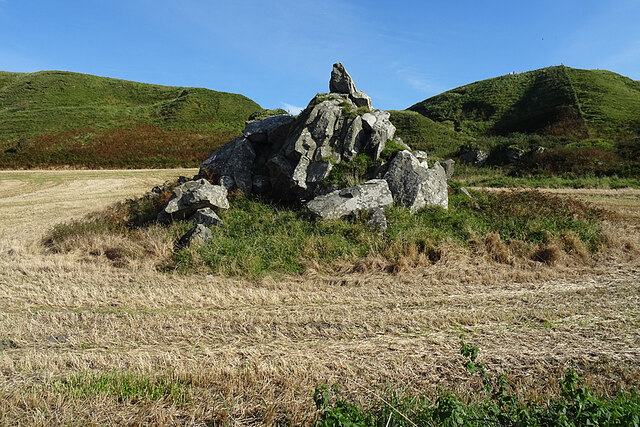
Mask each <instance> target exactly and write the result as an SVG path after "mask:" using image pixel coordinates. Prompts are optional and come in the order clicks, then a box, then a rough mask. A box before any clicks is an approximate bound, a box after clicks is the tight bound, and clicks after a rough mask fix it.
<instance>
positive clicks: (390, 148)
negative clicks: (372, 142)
mask: <svg viewBox="0 0 640 427" xmlns="http://www.w3.org/2000/svg"><path fill="white" fill-rule="evenodd" d="M406 149H407V148H406V147H405V146H403V145H400V144H398V143H397V142H395V141H394V140H392V139H390V140H388V141H387V143H386V144H385V146H384V150H382V152H381V153H380V158H382V159H384V160H390V159H391V158H392V157H393V156H394V155H395V154H396V153H397V152H398V151H402V150H406Z"/></svg>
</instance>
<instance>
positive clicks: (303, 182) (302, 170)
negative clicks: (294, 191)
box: [291, 156, 311, 190]
mask: <svg viewBox="0 0 640 427" xmlns="http://www.w3.org/2000/svg"><path fill="white" fill-rule="evenodd" d="M309 163H311V161H310V159H309V158H308V157H307V156H302V157H300V160H298V164H297V165H296V167H295V168H294V169H293V173H292V174H291V180H292V181H293V183H294V184H295V185H296V186H297V187H298V188H299V189H302V190H306V188H307V168H308V167H309Z"/></svg>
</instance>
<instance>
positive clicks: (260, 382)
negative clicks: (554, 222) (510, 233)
mask: <svg viewBox="0 0 640 427" xmlns="http://www.w3.org/2000/svg"><path fill="white" fill-rule="evenodd" d="M194 173H195V171H194V170H153V171H24V172H15V171H13V172H0V424H2V425H12V424H20V425H25V424H26V425H32V424H35V425H52V424H53V425H57V424H65V425H67V424H74V425H76V424H77V425H91V424H96V425H104V424H131V425H139V424H153V425H157V424H186V425H218V424H219V423H228V424H231V425H248V424H252V425H255V424H273V423H279V422H282V423H286V424H296V425H297V424H304V423H310V422H311V421H312V420H313V416H314V405H313V400H312V395H313V390H314V388H315V387H316V386H318V385H321V384H339V385H340V387H341V389H342V390H343V392H344V393H345V395H346V396H349V397H352V398H355V399H358V400H360V401H361V402H362V403H364V404H367V403H371V402H375V401H376V400H378V399H381V398H383V396H384V395H385V392H386V391H387V390H390V389H393V390H401V391H402V390H406V391H413V392H418V393H435V392H436V390H437V388H438V387H440V388H444V389H446V390H451V391H454V392H455V391H460V392H463V391H467V390H469V389H470V385H471V389H473V388H474V387H476V388H477V387H478V386H479V384H478V381H477V380H475V379H473V378H472V377H471V376H470V375H469V374H468V373H467V372H466V371H465V370H464V368H463V366H462V358H461V356H460V355H459V348H460V336H461V334H462V335H464V340H465V341H467V342H469V343H472V344H474V345H476V346H478V347H479V348H480V358H479V360H480V361H482V362H484V363H486V364H487V366H488V367H489V369H490V370H491V371H492V372H504V373H506V374H507V375H508V377H509V379H510V382H511V384H512V385H513V386H514V387H515V389H516V391H517V392H518V393H520V394H523V395H527V396H529V397H532V398H539V399H542V398H544V397H546V396H548V395H549V394H552V393H554V392H555V391H557V387H556V386H557V383H556V382H555V379H556V378H558V377H559V376H561V375H562V374H563V373H564V372H565V370H566V369H567V368H568V367H571V366H573V367H575V368H576V369H577V370H578V372H579V373H580V374H581V375H582V376H583V377H584V378H585V380H586V382H587V384H589V385H591V386H593V387H596V388H597V389H598V390H599V391H602V392H612V391H614V390H617V389H619V388H620V387H624V386H627V387H628V386H633V385H637V384H638V383H639V379H640V260H639V259H638V256H637V255H638V252H637V247H640V242H639V241H638V240H639V235H640V191H638V190H606V191H605V190H601V191H598V190H553V191H554V192H557V191H560V192H562V193H563V194H564V193H566V194H567V195H570V196H572V197H578V198H581V199H583V200H587V201H590V202H593V203H595V204H598V205H600V206H602V207H607V208H609V209H612V210H615V211H617V212H618V213H619V215H620V218H622V220H623V221H624V223H616V224H611V225H610V226H609V228H610V239H611V240H612V241H613V242H614V243H615V244H614V245H613V246H614V249H613V250H611V251H610V252H608V253H603V254H599V255H598V256H597V257H596V259H594V260H590V261H585V262H584V263H579V264H574V263H573V262H565V263H560V264H559V265H556V266H553V267H550V266H546V265H544V264H538V265H536V266H531V265H527V266H524V265H523V266H518V265H516V266H511V265H504V264H499V263H496V262H493V261H490V260H487V259H484V258H478V257H474V256H473V254H470V253H467V252H465V251H462V250H457V249H455V248H452V249H451V250H450V251H448V252H445V254H444V256H443V257H442V259H441V260H440V261H439V262H437V263H436V264H434V265H432V266H430V267H427V268H422V269H415V270H411V271H406V272H403V273H401V274H397V275H391V274H387V273H384V274H383V273H375V274H374V273H350V274H343V275H339V276H338V275H335V276H332V275H320V274H316V273H308V274H304V275H301V276H292V277H281V278H277V279H273V278H266V279H261V280H254V281H250V280H243V279H229V278H220V277H211V276H207V275H180V274H177V273H158V272H155V271H151V270H145V269H139V270H131V269H123V268H115V267H112V266H110V265H108V264H104V265H103V264H99V263H98V264H96V263H87V262H84V261H83V260H82V259H78V258H74V257H72V256H70V255H68V254H67V255H60V254H50V253H45V252H44V250H43V248H42V247H41V245H40V243H39V242H40V239H41V238H42V236H43V235H44V233H45V232H46V230H47V229H48V228H50V227H52V226H53V225H55V224H56V223H58V222H60V221H65V220H68V219H71V218H77V217H79V216H82V215H84V214H86V213H88V212H91V211H93V210H97V209H100V208H101V207H104V206H106V205H108V204H110V203H112V202H114V201H118V200H122V199H123V198H127V197H133V196H135V195H141V194H143V193H144V192H146V191H148V190H149V189H150V188H151V187H153V186H154V185H156V184H159V183H161V182H163V181H164V180H166V179H170V178H175V177H177V176H178V175H187V176H190V175H193V174H194ZM96 378H98V379H100V381H99V380H96ZM101 381H102V382H101ZM105 384H106V385H105ZM110 384H111V385H110ZM113 384H115V385H113ZM123 384H124V385H123ZM149 384H151V385H152V386H154V387H155V388H153V387H151V386H149ZM167 384H169V385H167ZM171 384H173V385H174V386H175V387H174V386H172V385H171ZM131 389H133V391H131ZM151 389H153V390H151ZM154 390H155V391H154ZM158 390H159V391H158ZM156 391H158V392H157V393H156Z"/></svg>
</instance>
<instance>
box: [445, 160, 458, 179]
mask: <svg viewBox="0 0 640 427" xmlns="http://www.w3.org/2000/svg"><path fill="white" fill-rule="evenodd" d="M455 164H456V162H455V160H453V159H447V160H445V161H444V162H442V167H443V168H444V173H445V174H446V175H447V181H448V180H450V179H451V177H452V176H453V172H454V165H455Z"/></svg>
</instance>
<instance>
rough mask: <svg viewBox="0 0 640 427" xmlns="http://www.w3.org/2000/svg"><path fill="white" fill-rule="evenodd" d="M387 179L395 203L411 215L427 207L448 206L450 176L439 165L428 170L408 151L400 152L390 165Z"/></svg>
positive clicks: (385, 176)
mask: <svg viewBox="0 0 640 427" xmlns="http://www.w3.org/2000/svg"><path fill="white" fill-rule="evenodd" d="M384 179H385V180H386V181H387V183H388V184H389V189H390V190H391V193H392V194H393V200H394V201H395V203H396V204H397V205H399V206H404V207H406V208H409V210H410V211H411V213H415V212H416V211H417V210H419V209H421V208H423V207H424V206H432V205H435V206H442V207H443V208H445V209H447V208H448V207H449V196H448V193H447V175H446V173H445V171H444V168H443V167H442V166H440V164H439V163H437V162H436V163H435V164H434V166H433V168H429V167H428V165H427V163H426V162H420V161H419V160H418V159H417V158H416V157H415V156H414V155H413V154H411V153H410V152H409V151H400V152H398V154H396V156H395V157H394V158H393V160H392V161H391V163H390V164H389V169H388V170H387V173H386V174H385V175H384Z"/></svg>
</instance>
